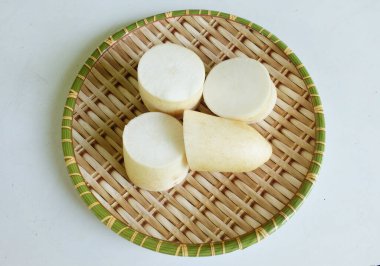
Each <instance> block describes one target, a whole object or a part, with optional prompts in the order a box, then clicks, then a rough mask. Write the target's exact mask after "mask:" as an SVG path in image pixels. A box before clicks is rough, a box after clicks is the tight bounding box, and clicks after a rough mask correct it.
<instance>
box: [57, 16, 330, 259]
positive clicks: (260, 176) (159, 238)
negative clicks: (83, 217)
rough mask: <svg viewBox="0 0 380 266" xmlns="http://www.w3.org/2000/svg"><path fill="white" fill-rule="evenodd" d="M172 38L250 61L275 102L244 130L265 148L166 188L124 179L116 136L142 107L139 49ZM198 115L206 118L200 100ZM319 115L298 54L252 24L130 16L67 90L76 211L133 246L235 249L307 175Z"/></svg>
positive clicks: (297, 195)
mask: <svg viewBox="0 0 380 266" xmlns="http://www.w3.org/2000/svg"><path fill="white" fill-rule="evenodd" d="M162 42H173V43H177V44H180V45H183V46H185V47H187V48H189V49H191V50H193V51H194V52H195V53H197V54H198V55H199V56H200V58H201V59H202V60H203V61H204V63H205V66H206V71H207V72H208V71H209V70H210V69H211V68H212V67H213V66H214V65H215V64H217V63H219V62H221V61H223V60H225V59H228V58H232V57H236V56H248V57H251V58H254V59H257V60H259V61H260V62H262V63H263V64H264V65H265V66H266V67H267V69H268V70H269V72H270V74H271V78H272V80H273V82H274V84H275V85H276V87H277V93H278V100H277V103H276V106H275V108H274V110H273V112H272V113H271V114H270V116H269V117H267V118H266V119H265V121H263V122H260V123H258V124H255V125H253V127H255V128H256V129H257V130H258V131H259V132H260V133H261V134H262V135H263V136H265V137H266V139H267V140H268V141H270V142H271V144H272V146H273V155H272V157H271V158H270V160H269V161H268V162H267V163H266V164H265V165H263V166H262V167H260V168H259V169H257V170H255V171H253V172H249V173H219V172H212V173H211V172H194V171H191V172H189V174H188V176H187V178H186V180H185V181H184V182H183V183H182V184H179V185H177V186H176V187H174V188H172V189H170V190H169V191H167V192H162V193H159V192H149V191H145V190H142V189H139V188H137V187H136V186H134V185H133V184H132V183H131V182H130V181H129V180H128V177H127V175H126V173H125V170H124V165H123V157H122V131H123V128H124V125H125V124H126V123H128V121H129V120H130V119H132V118H133V117H135V116H137V115H139V114H141V113H144V112H146V111H147V109H146V107H145V106H144V104H143V102H142V101H141V98H140V95H139V93H138V89H137V73H136V68H137V64H138V62H139V59H140V58H141V56H142V55H143V54H144V52H146V51H147V50H148V49H149V48H151V47H152V46H154V45H157V44H159V43H162ZM198 110H199V111H201V112H205V113H210V111H209V110H208V109H207V107H206V106H205V105H204V103H201V105H200V106H199V108H198ZM324 140H325V124H324V118H323V110H322V105H321V101H320V98H319V96H318V93H317V90H316V87H315V85H314V83H313V81H312V79H311V77H310V76H309V74H308V72H307V70H306V68H305V67H304V65H303V64H302V63H301V61H300V60H299V59H298V57H297V56H296V55H295V54H294V53H293V52H292V50H291V49H290V48H288V47H287V46H286V45H285V44H284V43H283V42H282V41H280V40H279V39H278V38H277V37H276V36H275V35H273V34H272V33H270V32H269V31H267V30H265V29H264V28H262V27H261V26H259V25H257V24H255V23H252V22H250V21H247V20H245V19H243V18H240V17H237V16H233V15H230V14H226V13H222V12H216V11H208V10H181V11H174V12H167V13H164V14H159V15H156V16H152V17H148V18H145V19H142V20H140V21H137V22H135V23H133V24H131V25H129V26H127V27H126V28H124V29H122V30H120V31H118V32H117V33H115V34H114V35H112V36H110V37H109V38H108V39H106V40H105V41H104V42H103V43H102V44H101V45H100V46H99V47H98V48H97V49H96V50H95V51H94V52H93V53H92V54H91V56H90V57H89V58H88V60H87V61H86V63H85V64H84V66H83V67H82V68H81V70H80V71H79V73H78V75H77V77H76V78H75V81H74V83H73V85H72V87H71V90H70V92H69V95H68V98H67V101H66V105H65V108H64V113H63V121H62V146H63V151H64V156H65V162H66V165H67V168H68V171H69V175H70V177H71V179H72V181H73V183H74V186H75V188H76V189H77V190H78V192H79V194H80V197H81V198H82V199H83V200H84V201H85V202H86V204H87V205H88V208H89V209H90V210H91V211H92V212H93V213H94V214H95V215H96V216H97V217H98V218H99V219H100V220H101V222H102V223H104V224H105V225H106V226H107V227H108V228H110V229H111V230H112V231H114V232H115V233H117V234H118V235H120V236H122V237H124V238H126V239H127V240H129V241H131V242H133V243H135V244H137V245H140V246H143V247H145V248H148V249H151V250H154V251H158V252H162V253H166V254H171V255H179V256H211V255H219V254H224V253H227V252H231V251H234V250H238V249H243V248H246V247H248V246H250V245H252V244H254V243H257V242H259V241H261V240H262V239H263V238H265V237H266V236H268V235H269V234H270V233H272V232H274V231H275V230H277V229H278V228H279V227H280V226H281V225H283V224H284V223H285V222H286V221H287V220H288V219H289V218H290V217H291V216H292V215H293V214H294V213H295V212H296V210H297V209H298V207H299V206H300V205H301V203H302V202H303V200H304V198H305V197H306V196H307V194H308V193H309V191H310V189H311V187H312V185H313V183H314V182H315V179H316V176H317V173H318V170H319V168H320V165H321V161H322V155H323V151H324V146H325V142H324Z"/></svg>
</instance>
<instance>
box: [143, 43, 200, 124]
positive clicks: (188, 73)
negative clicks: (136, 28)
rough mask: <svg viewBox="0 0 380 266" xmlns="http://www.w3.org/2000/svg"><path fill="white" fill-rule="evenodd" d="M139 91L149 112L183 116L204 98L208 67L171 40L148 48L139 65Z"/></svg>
mask: <svg viewBox="0 0 380 266" xmlns="http://www.w3.org/2000/svg"><path fill="white" fill-rule="evenodd" d="M137 71H138V82H139V90H140V94H141V97H142V100H143V101H144V103H145V105H146V106H147V108H148V109H149V110H150V111H160V112H164V113H168V114H171V115H174V116H178V117H180V116H182V114H183V111H184V110H186V109H192V108H195V107H196V106H197V104H198V103H199V101H200V98H201V97H202V91H203V83H204V79H205V68H204V65H203V62H202V60H201V59H200V58H199V57H198V56H197V55H196V54H195V53H194V52H193V51H191V50H189V49H187V48H185V47H182V46H179V45H176V44H172V43H167V44H160V45H157V46H154V47H153V48H151V49H150V50H148V51H147V52H146V53H145V54H144V55H143V56H142V58H141V59H140V62H139V65H138V69H137Z"/></svg>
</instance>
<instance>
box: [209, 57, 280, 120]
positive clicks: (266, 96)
mask: <svg viewBox="0 0 380 266" xmlns="http://www.w3.org/2000/svg"><path fill="white" fill-rule="evenodd" d="M273 86H274V85H273V83H272V81H271V79H270V76H269V73H268V71H267V69H266V68H265V67H264V65H262V64H261V63H260V62H258V61H256V60H254V59H251V58H243V57H237V58H233V59H229V60H226V61H223V62H221V63H220V64H218V65H216V66H215V67H214V68H213V69H212V70H211V71H210V73H209V74H208V76H207V78H206V81H205V84H204V92H203V97H204V100H205V103H206V105H207V106H208V107H209V108H210V110H211V111H212V112H214V113H215V114H217V115H219V116H221V117H225V118H231V119H236V120H241V121H246V122H257V121H259V120H261V119H263V116H264V114H268V113H270V111H269V110H271V109H273V106H274V104H273V102H274V103H275V102H276V98H277V93H275V94H273ZM264 118H265V117H264Z"/></svg>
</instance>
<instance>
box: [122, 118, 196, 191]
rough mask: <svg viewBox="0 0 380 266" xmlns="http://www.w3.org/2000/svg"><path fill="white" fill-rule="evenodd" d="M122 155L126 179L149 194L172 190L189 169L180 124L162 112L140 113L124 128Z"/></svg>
mask: <svg viewBox="0 0 380 266" xmlns="http://www.w3.org/2000/svg"><path fill="white" fill-rule="evenodd" d="M123 154H124V163H125V168H126V170H127V174H128V177H129V178H130V180H131V181H132V182H133V183H134V184H135V185H137V186H139V187H141V188H144V189H147V190H151V191H163V190H167V189H169V188H171V187H173V186H174V185H176V184H178V183H180V182H181V181H182V180H183V179H184V178H185V177H186V175H187V172H188V170H189V166H188V164H187V161H186V156H185V148H184V143H183V128H182V125H181V123H180V122H179V121H178V120H177V119H175V118H174V117H171V116H170V115H167V114H163V113H158V112H149V113H144V114H142V115H139V116H138V117H136V118H134V119H132V120H131V121H130V122H129V123H128V124H127V125H126V126H125V128H124V132H123Z"/></svg>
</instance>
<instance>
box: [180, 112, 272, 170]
mask: <svg viewBox="0 0 380 266" xmlns="http://www.w3.org/2000/svg"><path fill="white" fill-rule="evenodd" d="M183 129H184V140H185V150H186V157H187V161H188V163H189V166H190V169H191V170H194V171H220V172H248V171H252V170H254V169H256V168H257V167H259V166H261V165H262V164H263V163H265V162H266V161H267V160H269V158H270V156H271V154H272V146H271V145H270V144H269V142H268V141H267V140H266V139H265V138H264V137H263V136H261V135H260V134H259V133H258V132H257V131H256V130H255V129H254V128H252V127H251V126H249V125H247V124H246V123H244V122H241V121H237V120H231V119H226V118H221V117H216V116H211V115H207V114H203V113H199V112H195V111H191V110H188V111H185V113H184V118H183Z"/></svg>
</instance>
